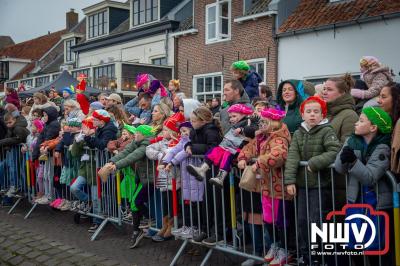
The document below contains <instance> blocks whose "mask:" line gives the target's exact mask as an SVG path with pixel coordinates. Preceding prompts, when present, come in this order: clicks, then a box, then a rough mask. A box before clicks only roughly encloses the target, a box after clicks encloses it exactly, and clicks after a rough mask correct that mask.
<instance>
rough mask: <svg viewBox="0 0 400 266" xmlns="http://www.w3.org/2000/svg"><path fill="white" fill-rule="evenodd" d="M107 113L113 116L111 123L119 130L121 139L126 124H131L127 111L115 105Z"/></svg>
mask: <svg viewBox="0 0 400 266" xmlns="http://www.w3.org/2000/svg"><path fill="white" fill-rule="evenodd" d="M107 111H108V113H109V114H110V116H111V122H113V123H114V126H115V127H116V128H118V134H117V137H120V134H121V133H122V129H123V128H124V124H129V119H128V117H127V115H126V113H125V110H124V109H123V108H121V107H119V106H117V105H113V106H111V107H109V108H108V109H107Z"/></svg>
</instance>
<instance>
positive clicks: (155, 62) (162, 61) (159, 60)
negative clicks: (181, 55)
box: [151, 57, 168, 66]
mask: <svg viewBox="0 0 400 266" xmlns="http://www.w3.org/2000/svg"><path fill="white" fill-rule="evenodd" d="M151 63H152V64H153V65H159V66H166V65H168V64H167V58H166V57H160V58H154V59H151Z"/></svg>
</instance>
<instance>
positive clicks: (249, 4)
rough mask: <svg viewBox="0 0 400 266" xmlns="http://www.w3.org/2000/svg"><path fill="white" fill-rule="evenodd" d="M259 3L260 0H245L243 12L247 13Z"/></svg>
mask: <svg viewBox="0 0 400 266" xmlns="http://www.w3.org/2000/svg"><path fill="white" fill-rule="evenodd" d="M257 3H258V0H243V14H246V13H247V12H249V11H250V9H252V8H253V6H254V5H255V4H257Z"/></svg>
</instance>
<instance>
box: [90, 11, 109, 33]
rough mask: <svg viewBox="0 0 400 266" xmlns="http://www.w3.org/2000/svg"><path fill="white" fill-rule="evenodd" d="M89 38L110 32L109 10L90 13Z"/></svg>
mask: <svg viewBox="0 0 400 266" xmlns="http://www.w3.org/2000/svg"><path fill="white" fill-rule="evenodd" d="M88 18H89V39H91V38H95V37H99V36H102V35H105V34H108V11H107V10H104V11H102V12H99V13H96V14H93V15H90V16H89V17H88Z"/></svg>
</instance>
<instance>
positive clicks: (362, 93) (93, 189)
mask: <svg viewBox="0 0 400 266" xmlns="http://www.w3.org/2000/svg"><path fill="white" fill-rule="evenodd" d="M360 70H361V79H360V80H356V81H355V80H354V79H353V78H352V77H351V76H350V75H349V74H345V75H343V76H340V77H332V78H329V79H327V80H326V81H325V82H324V83H323V84H319V85H316V86H314V84H312V83H310V82H307V81H304V80H285V81H282V82H280V84H279V86H278V88H277V90H276V96H275V97H274V96H273V93H272V90H271V89H270V88H269V87H268V86H267V85H265V84H263V83H261V78H260V76H259V75H258V74H257V73H256V72H254V71H252V70H250V67H249V65H248V64H247V63H246V62H245V61H237V62H234V63H233V64H232V66H231V71H232V74H233V76H234V77H235V79H232V80H227V81H225V82H224V88H223V99H220V98H214V99H213V100H212V102H209V103H200V102H198V101H197V100H195V99H191V98H187V97H186V96H185V94H184V93H183V92H182V90H181V88H180V83H179V80H171V81H170V82H169V84H168V87H167V88H166V87H164V86H163V84H162V83H161V82H160V81H159V80H157V79H156V77H154V76H152V75H151V74H141V75H138V76H137V78H136V87H137V88H138V93H137V96H135V97H134V98H133V99H132V100H130V101H129V102H127V103H126V104H123V101H122V98H121V96H120V95H119V94H116V93H111V94H106V93H101V94H100V95H98V96H97V101H92V102H91V101H90V97H89V96H88V95H86V93H85V77H82V78H81V80H80V83H79V84H78V86H77V89H75V88H74V87H66V88H63V89H62V95H61V96H59V95H58V91H57V89H55V88H52V89H51V90H50V91H49V92H48V94H46V93H45V92H43V93H42V92H37V93H35V94H34V95H33V98H32V99H28V100H24V101H23V100H21V99H19V97H18V93H17V92H16V91H15V90H14V89H10V88H6V90H5V98H4V100H3V106H2V109H1V112H2V113H1V119H0V149H1V154H0V178H2V180H1V182H0V183H1V184H2V185H3V186H2V187H3V188H4V184H5V180H4V179H5V178H4V177H5V174H4V173H5V171H8V172H9V173H10V175H9V176H10V177H11V180H10V183H9V187H7V191H5V195H4V197H3V199H2V201H3V204H9V203H11V202H12V200H13V196H14V195H15V194H16V193H18V187H17V185H16V184H17V182H16V179H17V176H16V174H15V173H16V169H15V167H14V166H15V165H16V163H17V162H16V158H17V157H16V154H15V153H16V152H15V149H12V148H13V147H14V148H15V147H16V145H22V148H21V150H20V151H18V152H22V153H24V154H28V155H29V158H30V160H31V161H32V162H35V175H36V177H37V178H36V184H35V186H36V190H37V195H36V198H35V202H36V203H38V204H50V205H51V206H54V207H57V208H59V209H61V210H71V209H72V210H73V209H80V210H86V211H92V212H93V213H98V212H100V211H101V210H100V208H99V203H98V202H96V199H97V196H96V195H97V193H98V190H97V186H98V185H99V184H98V182H99V180H97V179H96V178H93V177H95V176H97V175H99V176H100V177H101V180H102V181H101V182H108V180H109V179H110V178H113V177H114V175H115V173H116V171H120V172H121V175H122V179H123V181H122V182H125V183H127V184H129V189H130V190H131V192H129V193H127V192H123V194H124V195H125V197H126V198H127V200H128V201H129V206H130V210H127V211H128V212H129V213H130V215H131V217H132V223H133V233H132V235H131V245H130V248H135V247H137V246H138V245H139V243H140V241H141V239H142V238H143V237H149V238H152V240H153V241H155V242H160V241H165V240H168V239H170V238H171V237H172V236H174V235H175V236H181V237H184V238H192V239H193V241H195V242H202V243H203V244H205V245H209V246H213V245H215V244H216V243H217V242H218V240H220V239H222V235H223V233H224V231H225V230H226V229H227V228H225V225H229V224H230V223H229V222H226V224H223V223H222V220H223V219H222V218H221V213H220V210H222V211H225V212H226V213H227V216H226V217H227V219H228V220H229V219H231V217H230V216H229V208H230V206H229V194H228V193H225V194H223V195H224V196H225V199H224V200H225V202H226V204H225V205H224V206H225V210H223V209H222V206H223V205H222V204H223V202H222V201H221V200H216V201H215V202H214V201H213V197H212V195H213V193H212V190H210V189H212V187H215V189H216V193H217V198H218V199H221V194H220V193H221V188H228V187H229V178H227V177H228V176H229V173H230V172H231V171H232V167H233V166H234V167H237V168H239V169H242V170H244V171H243V176H242V179H241V180H240V184H239V185H240V186H241V187H247V190H245V191H244V195H243V197H244V207H243V208H244V210H243V211H244V215H245V217H243V219H244V220H245V225H244V226H245V230H246V228H247V230H248V228H249V226H250V225H251V226H252V230H250V234H251V238H252V239H253V240H254V241H253V243H254V244H255V247H254V248H255V253H256V255H257V256H265V260H266V261H267V262H269V263H270V264H269V265H283V264H284V263H285V262H290V261H292V260H293V259H294V258H295V255H294V253H293V252H295V251H296V240H295V239H294V235H295V234H293V233H292V232H294V231H298V237H299V240H298V243H299V244H298V248H299V252H300V256H301V257H302V263H304V265H309V264H311V262H310V261H309V254H308V251H309V244H310V243H308V241H309V235H308V229H307V226H309V224H310V223H313V222H315V223H319V222H320V215H321V212H322V214H323V217H325V215H326V214H327V213H328V212H329V211H330V210H332V200H333V199H332V195H331V194H332V192H331V186H333V185H335V189H337V191H335V195H336V197H335V199H334V201H335V206H336V209H341V207H342V206H343V205H344V204H345V203H346V202H348V203H361V202H363V203H369V204H371V205H372V206H373V207H374V208H375V209H377V210H381V211H384V212H386V213H387V214H388V215H389V217H390V218H391V219H393V214H392V208H393V202H392V188H391V184H390V182H389V181H388V179H387V178H386V177H385V172H386V171H387V170H391V171H392V172H393V173H394V174H395V175H399V174H400V151H399V150H400V122H399V118H400V84H398V83H394V82H393V77H392V76H391V75H390V71H389V70H388V68H387V67H384V66H383V65H382V64H381V63H380V62H379V61H378V59H377V58H375V57H372V56H366V57H363V58H362V59H361V61H360ZM82 82H83V83H82ZM32 101H33V102H32ZM84 147H88V148H90V149H97V150H105V149H108V152H109V153H111V157H110V158H109V159H107V158H105V157H102V155H101V154H100V155H99V154H94V153H93V154H91V153H87V152H85V149H84ZM197 155H198V156H204V160H203V159H199V158H198V156H197ZM100 157H102V158H100ZM96 160H97V161H100V160H101V161H105V164H104V165H102V167H101V169H97V168H96V164H95V161H96ZM146 160H152V161H155V164H156V171H155V174H154V176H152V175H149V171H148V169H146V165H147V164H146V163H145V162H146ZM50 161H51V162H52V164H51V167H48V165H49V162H50ZM302 161H304V162H306V166H304V167H303V166H300V162H302ZM332 164H334V168H335V171H336V172H335V179H336V181H335V184H332V182H333V180H332V178H331V171H332V170H331V169H330V168H329V166H330V165H332ZM75 168H79V169H78V171H74V170H73V169H75ZM173 169H175V170H173ZM213 169H216V170H215V171H214V170H213ZM344 175H347V176H348V177H347V179H345V177H344ZM172 176H174V177H175V180H176V182H177V189H178V190H179V193H182V194H181V195H182V198H183V200H184V206H183V208H184V209H186V211H185V212H184V213H185V215H184V217H183V219H184V220H185V221H186V222H185V223H183V224H184V225H185V226H182V227H179V228H173V220H172V217H171V216H172V215H171V213H170V209H169V208H167V207H166V206H161V208H160V209H156V210H155V211H156V212H158V215H155V217H158V218H159V219H162V221H157V224H159V225H160V228H159V229H160V230H159V231H154V232H153V231H152V230H148V231H147V232H144V231H143V229H142V228H141V223H142V222H143V219H144V218H145V216H146V215H147V212H146V210H147V209H146V208H148V205H149V204H150V202H153V201H155V200H159V199H160V198H162V199H164V200H163V202H167V201H169V200H170V199H169V198H168V197H170V196H171V193H167V192H168V191H171V190H172V188H173V184H172V181H171V180H172V178H171V177H172ZM55 177H57V180H55V179H56V178H55ZM53 178H54V180H52V179H53ZM258 179H261V180H263V182H261V183H257V184H256V185H255V186H253V187H251V186H250V187H249V186H248V184H246V182H250V183H251V182H252V183H254V180H258ZM205 182H206V184H207V185H204V184H205ZM346 182H347V183H346ZM149 184H151V185H152V186H155V187H156V189H154V190H153V189H150V190H149V189H147V188H146V186H148V185H149ZM52 185H53V186H54V187H51V186H52ZM235 186H238V184H236V183H235ZM86 187H88V188H89V189H85V188H86ZM61 189H67V190H68V191H70V192H71V194H72V195H73V197H74V199H75V200H77V201H76V202H75V201H68V200H66V199H62V195H61V194H62V192H61ZM53 190H55V191H56V193H55V194H53V193H52V191H53ZM205 190H209V193H205V192H206V191H205ZM149 192H150V195H149ZM250 192H258V193H250ZM205 197H209V198H208V199H207V200H205ZM251 198H252V201H251V202H253V203H252V206H251V207H250V204H249V202H250V200H246V199H251ZM294 198H297V207H296V210H294V206H293V199H294ZM90 199H91V200H90ZM79 202H83V204H79ZM86 202H89V204H86ZM190 204H192V205H193V206H200V208H201V211H200V212H197V211H196V212H193V214H192V215H193V216H194V217H190V213H191V212H190V211H189V209H188V208H190ZM307 204H308V206H307ZM164 205H165V204H164ZM213 206H215V208H216V209H217V210H218V212H216V215H217V217H213V216H214V211H209V212H208V215H205V211H204V210H206V209H207V210H212V209H213V208H214V207H213ZM231 207H232V206H231ZM153 209H154V208H153ZM180 211H182V210H180ZM295 211H296V212H297V213H296V214H295V213H294V212H295ZM283 213H285V215H282V214H283ZM163 215H164V216H163ZM198 215H199V216H200V217H198ZM284 216H286V219H287V221H286V222H284V221H283V217H284ZM295 216H297V219H298V222H297V223H296V224H297V226H298V227H297V228H295V223H294V219H295V218H294V217H295ZM147 218H148V217H147ZM191 218H193V220H194V221H197V220H200V221H201V223H200V224H199V225H198V226H194V225H193V224H191V222H190V221H191ZM214 218H215V219H216V220H217V222H216V223H215V224H214V222H213V221H214ZM207 219H208V220H209V221H210V223H209V224H211V225H214V226H213V227H214V228H213V230H212V232H213V233H211V234H210V235H207V234H206V228H205V226H206V224H207V222H206V220H207ZM100 223H101V220H100V219H98V218H95V219H93V225H92V226H91V227H90V228H89V232H92V233H93V232H95V231H96V230H97V229H98V227H99V224H100ZM390 224H391V226H393V222H391V223H390ZM191 225H192V226H191ZM263 225H265V226H266V228H267V230H266V232H264V234H263V230H262V226H263ZM275 230H276V232H277V233H276V234H275ZM225 232H227V231H225ZM228 234H229V233H228ZM272 235H274V236H275V235H276V236H275V237H274V238H273V237H272ZM228 237H229V236H228ZM263 239H266V240H268V241H267V243H266V245H267V247H268V249H267V251H268V252H267V253H266V254H263V242H264V240H263ZM390 240H391V241H393V239H392V237H391V239H390ZM380 241H381V242H382V243H383V242H384V241H382V239H380ZM284 243H287V246H288V247H287V248H285V245H284ZM392 250H393V249H392ZM196 252H198V250H196V249H194V250H193V252H192V253H193V254H196ZM392 256H393V254H392V252H389V253H388V254H387V255H384V256H382V257H381V259H382V260H383V262H384V263H387V265H391V264H392V263H391V261H392ZM353 259H354V260H355V261H356V262H357V260H358V258H353ZM368 259H369V260H370V263H371V265H375V264H376V263H375V261H376V259H379V258H377V257H373V256H372V257H368ZM312 260H317V261H318V260H319V257H317V256H313V257H312ZM328 261H329V259H328ZM256 263H257V262H256V261H254V260H251V259H249V260H246V261H245V262H244V263H243V265H254V264H256Z"/></svg>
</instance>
